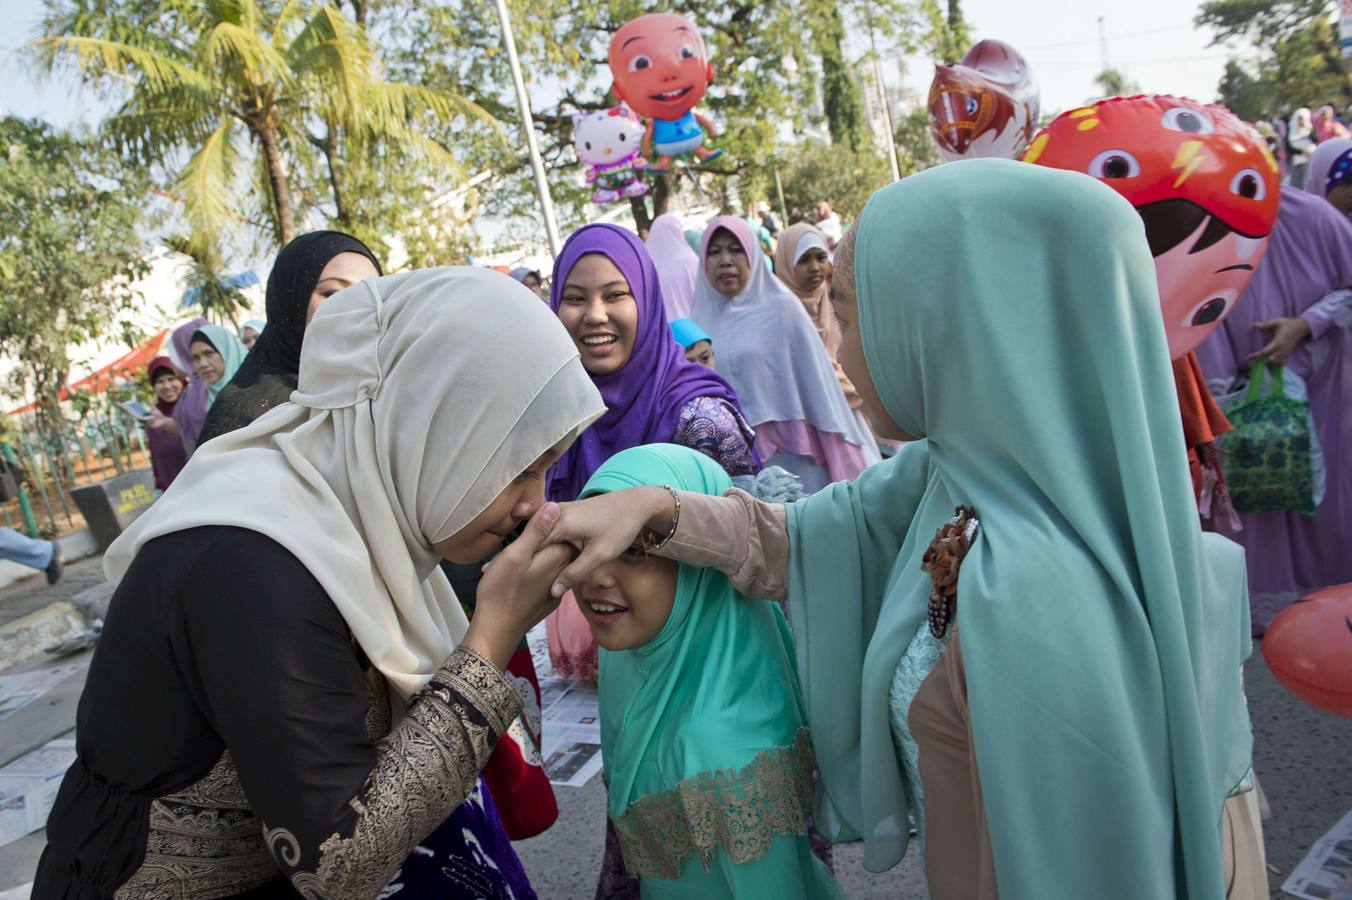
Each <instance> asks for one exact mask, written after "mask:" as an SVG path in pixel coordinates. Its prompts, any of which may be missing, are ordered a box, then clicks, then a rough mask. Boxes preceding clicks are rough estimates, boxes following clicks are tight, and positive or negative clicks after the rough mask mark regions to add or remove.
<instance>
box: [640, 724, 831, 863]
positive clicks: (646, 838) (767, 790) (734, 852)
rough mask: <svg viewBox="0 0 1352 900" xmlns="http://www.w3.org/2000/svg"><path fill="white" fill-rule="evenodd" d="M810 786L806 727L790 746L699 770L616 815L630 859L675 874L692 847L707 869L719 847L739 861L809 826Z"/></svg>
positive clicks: (756, 855) (803, 832) (809, 744)
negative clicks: (740, 764)
mask: <svg viewBox="0 0 1352 900" xmlns="http://www.w3.org/2000/svg"><path fill="white" fill-rule="evenodd" d="M812 791H813V787H812V742H811V739H810V738H809V736H808V731H807V729H806V728H803V729H800V730H799V731H798V734H797V735H796V736H795V738H794V741H793V743H792V744H791V745H790V746H787V747H774V748H771V749H769V750H764V751H762V752H761V753H758V754H757V755H756V758H755V759H753V760H752V761H751V762H750V763H749V764H748V765H747V766H745V767H744V768H742V769H738V770H736V771H731V770H722V769H720V770H718V771H714V772H701V773H700V774H698V775H696V776H694V777H692V778H687V779H686V780H684V781H682V782H681V783H680V784H678V785H676V786H675V787H673V788H671V789H670V790H666V791H663V792H662V793H660V794H650V795H648V796H646V797H640V798H639V799H638V800H636V801H634V802H633V803H631V804H630V805H629V808H628V809H626V810H625V811H624V813H623V815H621V816H620V817H619V818H617V819H616V820H615V831H616V834H618V835H619V839H620V849H621V851H622V852H623V854H624V864H625V867H626V868H627V869H628V870H629V872H630V873H631V874H633V875H636V876H639V877H643V876H648V877H653V878H667V879H674V878H678V877H679V876H680V874H681V864H682V863H683V862H684V861H685V860H686V859H688V858H689V857H690V856H692V855H693V856H696V857H698V858H699V861H700V864H701V865H703V866H704V868H705V870H708V869H709V867H710V865H711V864H712V863H713V861H714V857H715V856H717V855H718V853H719V852H720V851H721V852H722V853H723V854H724V855H725V856H727V858H728V859H729V860H730V861H731V862H733V863H739V864H740V863H747V862H751V861H752V860H755V859H759V858H760V857H761V856H764V855H765V854H766V852H768V851H769V849H770V845H771V844H773V843H774V842H775V840H776V839H777V838H780V837H783V836H785V835H790V834H796V835H806V834H807V817H808V815H809V814H810V813H811V812H812Z"/></svg>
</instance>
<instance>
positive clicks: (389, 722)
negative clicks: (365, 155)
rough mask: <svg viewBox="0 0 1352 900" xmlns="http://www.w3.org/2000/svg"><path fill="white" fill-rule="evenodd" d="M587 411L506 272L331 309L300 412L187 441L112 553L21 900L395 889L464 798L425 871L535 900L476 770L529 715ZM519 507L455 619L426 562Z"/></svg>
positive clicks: (565, 363) (468, 555)
mask: <svg viewBox="0 0 1352 900" xmlns="http://www.w3.org/2000/svg"><path fill="white" fill-rule="evenodd" d="M448 348H451V350H450V352H447V351H448ZM523 350H524V351H526V352H523ZM602 411H603V407H602V405H601V400H600V397H599V396H598V394H597V392H596V389H595V388H594V387H593V386H592V383H591V379H590V378H589V377H588V376H587V373H586V372H585V371H584V370H583V369H582V366H581V364H580V362H579V360H578V356H577V351H576V350H575V349H574V347H573V344H572V342H571V341H570V340H569V339H568V336H567V335H566V334H565V333H564V332H563V329H561V328H560V327H559V325H558V322H557V320H556V319H555V318H554V316H553V315H552V314H551V313H550V312H549V310H548V309H547V308H545V307H544V306H543V305H542V304H541V303H540V301H539V299H538V298H537V297H535V296H534V295H533V294H531V293H530V291H528V290H527V289H526V288H524V287H522V286H521V285H519V284H517V283H516V282H514V281H513V280H512V279H510V278H508V277H506V276H504V275H500V274H497V273H494V272H491V271H487V270H479V269H457V268H447V269H434V270H429V271H419V272H408V273H403V274H400V275H393V276H387V277H385V278H379V279H371V280H368V281H365V282H362V283H361V284H358V285H355V286H353V287H351V288H348V289H346V290H344V291H342V292H340V293H339V294H337V295H336V296H335V297H334V298H333V299H332V300H330V301H329V302H328V303H326V304H325V305H324V306H323V307H322V309H321V310H320V311H319V313H318V314H317V315H316V317H315V319H314V321H313V323H312V324H311V325H310V327H309V329H308V331H307V333H306V340H305V347H304V349H303V352H302V356H301V365H300V376H299V385H298V390H297V391H296V392H295V393H294V394H293V395H292V396H291V402H290V403H285V404H282V405H281V406H278V407H276V408H275V409H273V410H271V411H270V412H268V413H267V414H266V415H264V416H262V417H261V418H259V419H258V420H257V421H255V422H253V423H252V424H251V425H249V426H248V427H246V428H243V429H240V430H238V431H235V432H232V433H230V434H227V435H224V436H222V437H220V438H218V439H216V440H214V441H212V442H210V443H209V444H207V445H204V446H203V447H202V448H201V449H200V451H199V452H198V454H197V455H196V456H195V457H194V458H193V460H192V462H191V463H190V464H189V466H188V467H187V468H186V469H185V470H184V473H183V475H182V476H181V477H180V478H179V479H178V481H176V482H175V485H174V487H173V488H172V489H171V490H169V491H168V492H166V493H165V495H164V497H163V498H162V499H161V500H160V501H159V502H157V503H156V505H155V508H154V509H153V510H151V511H150V512H149V513H147V514H146V515H145V516H143V517H142V518H141V519H139V520H138V521H137V522H136V524H135V525H134V526H133V527H132V528H131V529H130V530H128V531H127V532H126V533H125V534H124V535H123V536H122V537H121V538H120V539H119V540H118V541H117V542H116V543H115V544H114V545H113V546H112V547H111V548H110V549H109V551H108V553H107V555H106V557H105V559H104V568H105V571H106V573H107V575H108V577H109V579H110V580H112V581H113V582H114V583H115V584H117V591H116V593H115V594H114V596H113V599H112V604H111V606H110V608H109V613H108V621H107V627H106V628H105V630H104V637H103V640H102V641H101V642H100V646H99V649H98V651H97V653H96V654H95V657H94V661H93V664H92V666H91V672H90V678H89V683H88V686H87V687H86V691H85V694H84V696H83V697H82V699H81V702H80V711H79V740H78V744H77V752H78V758H77V760H76V762H75V764H74V765H73V766H72V767H71V769H70V771H69V772H68V773H67V775H66V778H65V781H64V782H63V784H62V786H61V791H60V794H59V796H58V798H57V801H56V805H55V808H54V809H53V811H52V815H51V819H50V821H49V823H48V830H47V837H48V846H47V850H46V852H45V853H44V855H43V858H42V862H41V864H40V866H39V871H38V874H37V879H36V882H35V885H34V891H33V896H34V897H39V898H43V897H58V896H60V897H65V896H72V895H76V894H78V895H80V896H88V897H96V896H97V897H104V896H112V895H113V894H114V893H117V894H118V895H119V896H136V897H151V896H155V897H159V896H164V897H169V896H175V897H179V896H192V897H218V896H224V895H233V894H235V893H240V892H247V891H251V890H254V889H261V890H269V889H271V888H281V887H282V886H283V885H282V884H281V882H283V880H284V879H289V881H290V885H291V887H293V888H295V889H296V890H297V891H299V892H300V894H301V895H302V896H306V897H318V896H329V897H358V896H365V897H370V896H374V895H375V894H376V893H378V892H380V891H381V890H382V888H383V889H384V894H383V895H384V896H391V895H393V896H397V895H398V893H399V892H400V891H401V890H402V889H403V886H404V884H405V882H406V881H407V880H408V878H409V876H410V872H411V871H413V869H414V868H415V867H416V865H417V864H418V860H419V859H420V858H421V857H422V856H423V855H424V854H422V853H421V852H420V853H419V854H417V855H415V857H414V858H412V859H410V860H409V862H408V863H407V864H405V858H406V857H408V856H409V854H410V852H411V851H412V850H413V849H414V848H415V847H419V846H420V844H421V843H422V842H423V841H424V840H425V839H426V838H427V837H428V835H429V834H431V833H432V832H433V829H435V828H436V827H437V826H438V825H440V824H441V823H442V822H443V821H445V820H446V819H447V817H448V816H451V815H452V813H453V812H454V811H456V810H457V808H458V807H460V808H462V809H463V806H470V805H471V804H474V805H476V807H477V809H478V810H479V815H478V816H477V818H475V819H474V821H473V822H469V823H464V824H465V827H463V828H459V829H456V830H455V831H454V832H453V834H451V835H450V836H449V838H448V840H450V841H451V842H454V841H458V842H459V844H458V845H456V846H458V847H459V848H460V851H461V852H459V854H456V853H454V852H452V854H451V855H450V858H448V859H440V860H438V862H439V866H438V872H443V871H444V872H445V873H446V875H447V877H450V878H453V879H454V878H459V879H460V881H461V882H462V883H472V884H476V885H478V886H479V888H480V890H481V891H482V892H483V895H487V896H492V897H505V896H515V897H523V896H525V897H530V896H534V895H533V894H532V893H531V892H530V888H529V885H528V884H525V879H524V873H523V872H522V871H521V869H520V863H519V861H517V860H516V857H515V855H514V854H513V853H512V852H511V849H510V845H506V846H503V845H504V844H505V840H502V839H501V837H500V836H501V830H500V826H497V828H496V830H491V829H489V828H488V826H487V824H486V823H487V822H489V821H490V820H495V819H496V817H495V816H490V815H488V814H487V813H486V812H485V810H484V807H485V806H486V805H487V801H486V798H485V799H483V800H479V799H478V794H477V789H476V783H477V779H478V772H479V769H480V767H481V766H482V765H483V764H484V762H485V761H486V760H487V758H488V755H489V752H490V751H491V750H492V749H493V745H494V743H495V742H496V741H497V738H498V737H499V735H500V734H501V733H502V731H503V730H504V729H505V728H506V727H507V726H508V724H510V723H511V722H512V720H513V719H515V718H516V717H517V716H518V715H519V714H520V712H521V700H520V695H519V693H518V690H517V688H516V686H515V685H514V684H513V683H512V682H511V681H510V680H509V679H507V678H505V677H504V676H503V674H502V667H503V666H504V664H505V663H506V661H507V660H508V658H509V657H510V656H511V654H512V653H513V651H514V650H515V649H516V646H517V644H518V643H519V642H520V640H521V638H522V636H523V634H524V633H525V631H526V630H527V629H528V628H529V627H531V626H532V625H534V624H535V623H536V622H538V621H539V620H540V619H542V618H543V617H544V615H545V614H546V613H548V611H549V609H550V607H551V606H552V603H551V602H550V601H549V600H548V599H547V597H548V586H549V583H550V581H551V579H552V578H553V577H554V576H555V574H556V573H557V572H558V571H559V569H560V568H561V567H562V565H563V563H565V562H566V561H567V554H566V553H563V552H560V553H551V552H550V551H549V550H546V551H543V552H541V553H540V554H538V555H535V556H534V557H532V552H533V551H534V550H536V549H537V548H538V547H539V546H540V544H541V542H542V541H543V539H544V538H545V537H546V536H547V534H548V532H549V529H550V527H551V525H552V522H553V521H554V519H555V517H556V516H557V507H555V506H553V505H552V504H550V505H545V503H544V496H543V488H544V471H545V469H546V468H548V466H549V465H550V464H551V463H552V462H553V461H554V460H555V459H557V458H558V456H559V454H561V453H562V452H563V451H564V450H565V449H567V447H568V445H569V444H570V443H571V442H572V440H573V439H574V437H576V435H577V434H578V433H579V432H580V431H581V430H583V429H584V428H586V427H587V426H588V425H589V424H591V422H592V421H593V420H594V419H595V418H596V417H597V416H599V415H600V414H601V412H602ZM527 518H530V519H531V524H530V526H529V527H528V528H527V529H526V531H525V534H524V536H523V537H522V538H521V539H519V540H518V541H517V543H516V544H514V545H513V546H512V547H510V548H508V549H507V550H506V551H504V552H503V554H502V555H500V556H499V557H498V559H497V560H496V562H495V565H494V566H493V569H492V571H491V572H489V573H488V574H487V575H486V576H485V578H484V580H483V582H482V584H481V587H480V591H479V597H480V601H479V604H478V609H477V612H476V615H475V619H474V623H473V624H472V625H467V622H466V620H465V616H464V614H463V613H462V612H461V609H460V606H459V604H458V602H457V600H456V597H455V593H454V592H453V591H452V590H451V587H450V584H449V583H448V582H447V581H446V578H445V576H444V575H442V573H441V571H440V570H439V568H438V566H437V563H438V562H439V561H440V560H441V559H450V560H452V561H456V562H461V563H468V562H473V561H476V560H479V559H481V558H483V557H484V556H485V555H486V554H487V553H488V551H489V550H491V549H492V548H493V547H495V546H496V545H497V544H498V543H499V542H500V541H501V539H502V536H503V535H505V534H507V533H509V532H511V531H512V530H513V529H514V528H515V526H516V525H517V523H518V522H519V521H520V520H522V519H527ZM467 795H468V796H469V798H470V802H469V803H463V805H462V802H463V801H466V797H467ZM457 815H459V813H457ZM401 865H403V866H404V868H403V871H402V874H401V876H400V879H398V880H396V881H395V882H393V883H390V884H389V885H388V887H387V886H386V885H387V882H389V881H390V878H391V876H392V875H394V874H395V872H396V870H399V869H400V867H401ZM450 892H451V891H450V889H449V888H447V889H445V890H444V891H443V894H445V893H450Z"/></svg>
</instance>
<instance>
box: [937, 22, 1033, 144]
mask: <svg viewBox="0 0 1352 900" xmlns="http://www.w3.org/2000/svg"><path fill="white" fill-rule="evenodd" d="M929 114H930V133H931V134H933V135H934V143H936V144H938V145H939V152H940V153H942V154H943V156H944V158H945V159H948V160H954V159H967V158H969V157H986V156H995V157H1000V158H1001V159H1016V158H1017V157H1018V156H1019V154H1020V153H1022V152H1023V149H1024V148H1025V147H1027V146H1028V140H1029V139H1030V138H1031V137H1032V136H1033V132H1034V131H1036V130H1037V114H1038V91H1037V80H1036V79H1035V78H1033V70H1032V69H1030V68H1028V63H1027V62H1025V61H1024V58H1023V56H1022V55H1021V54H1020V53H1019V51H1017V50H1015V49H1014V48H1013V47H1011V46H1009V45H1008V44H1006V43H1005V42H1004V41H993V40H987V41H981V42H979V43H978V44H976V45H975V46H974V47H972V49H971V50H968V51H967V55H966V56H964V57H963V58H962V62H961V63H959V64H958V65H956V66H935V67H934V80H933V81H932V82H930V92H929Z"/></svg>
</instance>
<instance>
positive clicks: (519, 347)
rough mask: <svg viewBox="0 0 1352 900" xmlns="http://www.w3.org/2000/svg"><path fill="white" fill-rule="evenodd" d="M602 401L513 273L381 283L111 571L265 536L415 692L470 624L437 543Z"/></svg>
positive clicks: (343, 297) (451, 272)
mask: <svg viewBox="0 0 1352 900" xmlns="http://www.w3.org/2000/svg"><path fill="white" fill-rule="evenodd" d="M602 412H604V406H603V404H602V402H601V397H600V395H599V394H598V393H597V391H596V388H595V387H594V386H593V385H592V381H591V378H590V377H589V376H588V375H587V373H586V371H585V370H584V369H583V368H582V363H581V361H580V360H579V358H578V353H577V350H576V349H575V348H574V346H573V342H572V341H571V340H570V339H569V338H568V335H567V334H566V333H565V332H564V330H563V328H562V326H560V325H559V322H558V319H557V318H555V316H554V315H553V314H552V313H550V311H549V308H548V307H546V306H544V305H542V304H541V303H540V298H539V297H537V296H536V295H535V294H533V293H531V291H530V290H528V289H527V288H525V287H524V286H522V285H521V284H519V283H518V282H516V281H514V280H512V279H511V278H509V277H508V276H506V275H502V274H499V273H497V272H493V271H491V270H487V269H469V268H443V269H428V270H422V271H415V272H406V273H402V274H399V275H388V276H385V277H383V278H373V279H370V280H368V281H365V282H363V283H361V284H359V285H355V286H353V287H350V288H348V289H347V290H344V291H341V292H339V293H338V294H336V295H334V297H333V298H332V299H330V300H329V301H328V302H327V303H325V304H324V306H323V307H322V308H321V309H320V310H319V313H318V314H317V315H316V316H315V319H314V321H313V322H312V323H311V324H310V326H309V328H308V329H307V331H306V335H305V347H304V350H303V351H302V353H301V363H300V382H299V388H298V390H297V391H296V392H295V393H294V394H292V395H291V402H289V403H284V404H282V405H281V406H278V407H276V408H275V409H273V410H271V411H270V412H269V413H267V414H266V415H264V416H263V417H261V418H259V419H258V420H257V421H255V422H254V423H253V424H251V425H250V426H248V427H247V428H243V429H240V430H238V431H235V432H232V433H230V434H227V435H223V436H221V437H219V438H217V439H215V440H213V441H210V442H208V443H207V444H204V445H203V446H202V447H201V448H200V449H199V450H198V452H197V453H196V454H195V455H194V456H193V458H192V460H191V461H190V462H189V464H188V466H187V468H185V469H184V470H183V473H182V474H181V475H180V476H179V478H178V479H177V480H176V481H175V482H174V485H173V487H172V488H171V489H170V490H169V491H167V492H166V493H165V494H164V496H163V497H161V498H160V499H159V500H158V501H157V502H156V503H155V505H154V507H152V508H151V510H150V511H149V512H147V513H146V514H145V515H144V516H142V517H141V518H140V519H138V520H137V521H136V523H135V524H134V525H133V526H132V527H131V528H130V529H129V530H128V531H127V532H126V533H125V534H123V535H122V537H120V538H119V539H118V540H117V541H116V542H115V543H114V544H113V545H112V546H111V547H110V548H109V550H108V552H107V554H106V555H105V557H104V571H105V573H106V574H107V576H108V578H109V580H110V581H112V582H114V583H116V582H118V581H119V580H120V579H121V578H122V576H123V575H124V574H125V573H126V571H127V569H128V567H129V566H130V565H131V562H132V560H133V559H134V558H135V556H136V554H137V552H138V551H139V550H140V549H141V547H142V546H143V545H144V544H145V543H146V542H147V541H150V540H152V539H154V538H156V537H160V536H161V535H165V534H169V533H172V532H175V531H182V530H184V529H188V528H194V527H197V526H201V525H234V526H238V527H242V528H248V529H251V530H253V531H257V532H259V533H261V534H264V535H267V536H268V537H270V538H272V539H273V540H275V541H277V542H278V543H280V544H281V545H282V546H284V547H286V548H287V549H288V550H289V551H291V553H293V554H294V555H295V556H296V558H297V559H299V560H300V561H301V562H302V563H304V564H305V566H306V568H308V569H309V570H310V572H311V573H312V574H313V575H314V576H315V578H316V579H317V580H318V581H319V583H320V584H321V585H322V586H323V587H324V590H325V591H327V592H328V594H329V597H330V599H332V600H333V603H334V605H335V606H337V607H338V609H339V611H340V612H341V613H342V615H343V618H344V619H345V620H346V621H347V624H348V627H350V628H351V629H352V633H353V635H354V636H355V638H356V640H357V642H358V643H359V644H360V645H361V648H362V651H363V652H364V653H365V654H366V656H367V657H368V658H369V659H370V660H371V662H372V663H373V664H374V665H375V666H376V667H377V668H378V669H379V670H380V671H381V672H382V673H383V674H384V675H385V677H386V678H387V679H388V680H389V681H390V683H391V684H392V685H393V686H394V687H395V688H396V689H397V690H398V691H399V693H400V694H402V695H403V696H404V697H408V696H410V695H412V694H413V693H415V692H416V691H417V690H418V689H420V688H421V687H422V686H423V685H424V684H426V683H427V681H428V679H429V678H430V677H431V675H432V674H433V673H434V672H435V671H436V670H437V668H438V667H440V666H441V664H442V663H443V662H445V660H446V657H447V656H448V655H450V653H451V651H452V650H453V649H454V648H455V645H456V644H457V643H458V642H459V641H460V639H461V638H462V637H463V636H464V633H465V629H466V628H467V626H468V623H467V621H466V619H465V615H464V613H463V612H462V610H461V608H460V604H459V602H458V601H457V600H456V597H455V592H454V591H453V590H452V589H451V586H450V583H449V582H448V581H447V580H446V577H445V575H443V574H442V572H441V570H440V569H439V568H438V567H437V562H438V557H437V555H436V553H435V551H434V550H433V549H432V545H433V544H434V543H436V542H438V541H441V540H443V539H445V538H447V537H449V536H451V535H452V534H454V533H455V532H456V531H458V530H459V529H460V528H462V527H463V526H465V525H466V524H467V523H468V522H469V521H470V520H471V519H473V518H474V517H475V516H477V515H478V514H479V513H480V512H482V511H483V510H484V509H485V508H486V507H487V506H488V504H489V503H491V502H492V501H493V499H494V498H495V497H497V495H498V494H499V493H500V492H501V491H502V489H503V488H505V487H506V486H507V485H508V484H509V483H510V482H511V481H512V480H513V479H514V478H516V477H517V476H518V475H519V474H520V473H521V472H523V471H524V470H525V469H526V468H527V467H528V466H529V465H530V464H531V463H532V462H534V461H535V460H536V459H537V458H539V457H540V456H541V455H542V454H543V453H544V452H545V451H546V450H548V449H549V448H550V447H552V446H553V445H555V444H557V443H559V442H560V441H561V440H563V439H566V438H568V439H571V438H576V436H577V435H578V434H580V433H581V432H582V431H583V430H584V429H585V428H587V427H588V426H589V425H590V424H591V423H592V422H593V421H595V420H596V419H597V418H598V417H599V416H600V415H601V413H602Z"/></svg>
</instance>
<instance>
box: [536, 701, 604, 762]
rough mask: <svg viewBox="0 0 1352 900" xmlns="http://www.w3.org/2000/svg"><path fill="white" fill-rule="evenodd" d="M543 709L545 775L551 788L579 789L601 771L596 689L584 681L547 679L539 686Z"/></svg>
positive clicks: (599, 718) (599, 721)
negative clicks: (556, 785) (563, 785)
mask: <svg viewBox="0 0 1352 900" xmlns="http://www.w3.org/2000/svg"><path fill="white" fill-rule="evenodd" d="M540 694H541V697H542V698H548V699H543V700H542V703H541V705H542V706H543V707H544V723H543V726H542V729H541V730H542V731H543V733H544V748H543V753H544V757H545V771H546V772H548V773H549V780H550V781H551V782H553V783H554V784H566V785H568V786H569V787H582V786H583V785H585V784H586V783H587V782H588V781H591V780H592V778H594V777H595V776H596V773H598V772H600V771H601V716H600V712H599V710H598V706H597V694H596V686H595V685H593V684H589V683H587V682H585V681H570V680H566V679H562V678H546V679H544V680H543V681H541V682H540Z"/></svg>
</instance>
